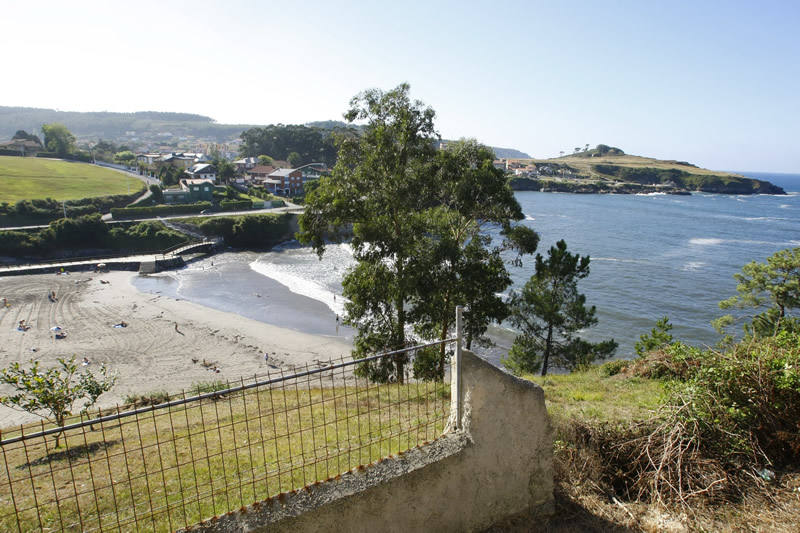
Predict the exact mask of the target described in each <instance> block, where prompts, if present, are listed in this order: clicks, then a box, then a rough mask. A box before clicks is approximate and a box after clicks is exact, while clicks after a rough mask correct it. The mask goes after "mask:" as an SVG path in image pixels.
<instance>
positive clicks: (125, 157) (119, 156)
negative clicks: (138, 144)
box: [114, 150, 136, 165]
mask: <svg viewBox="0 0 800 533" xmlns="http://www.w3.org/2000/svg"><path fill="white" fill-rule="evenodd" d="M134 161H136V154H134V153H133V152H131V151H130V150H123V151H121V152H117V153H116V154H114V162H115V163H120V164H122V165H132V164H133V162H134Z"/></svg>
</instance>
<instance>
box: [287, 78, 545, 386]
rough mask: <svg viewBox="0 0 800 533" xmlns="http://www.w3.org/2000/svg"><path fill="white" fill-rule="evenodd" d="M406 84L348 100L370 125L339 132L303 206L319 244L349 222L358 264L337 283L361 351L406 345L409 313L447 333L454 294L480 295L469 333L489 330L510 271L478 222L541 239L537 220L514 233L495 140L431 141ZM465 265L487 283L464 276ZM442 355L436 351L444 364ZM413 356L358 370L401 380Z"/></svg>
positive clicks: (425, 326) (304, 232)
mask: <svg viewBox="0 0 800 533" xmlns="http://www.w3.org/2000/svg"><path fill="white" fill-rule="evenodd" d="M408 92H409V87H408V85H406V84H403V85H400V86H398V87H397V88H395V89H393V90H391V91H388V92H383V91H380V90H369V91H365V92H363V93H360V94H359V95H357V96H356V97H354V98H353V99H352V100H351V102H350V109H349V110H348V111H347V113H345V118H346V120H347V121H348V122H354V121H356V120H362V121H364V120H365V121H367V125H366V126H365V127H364V128H363V134H362V135H361V136H358V137H356V136H352V135H351V136H340V137H339V138H338V147H339V154H338V160H337V162H336V166H335V167H334V169H333V173H332V176H330V177H323V178H321V179H320V180H319V185H318V186H317V187H316V188H315V189H312V190H310V191H307V195H306V206H307V207H306V210H305V212H304V214H303V215H302V216H301V217H300V228H301V231H300V233H299V234H298V237H299V239H300V240H301V241H302V242H305V243H310V244H311V245H312V246H313V247H314V248H315V250H316V251H317V253H319V254H320V255H321V254H322V253H324V250H325V243H326V242H327V240H328V239H333V240H342V239H343V238H345V237H347V236H349V235H350V234H352V241H351V244H352V247H353V252H354V257H355V259H356V261H357V265H356V266H355V267H354V268H353V269H351V270H350V271H349V272H348V273H347V274H346V275H345V277H344V280H343V282H342V285H343V288H344V296H345V297H346V298H347V300H348V301H347V303H346V304H345V311H346V316H345V323H346V324H348V325H351V326H354V327H356V328H357V329H358V333H357V335H356V338H355V341H354V346H355V349H354V356H356V357H363V356H365V355H367V354H370V353H374V352H378V351H384V350H396V349H400V348H404V347H405V346H406V344H407V338H406V326H407V325H412V324H413V326H414V329H415V331H416V332H417V333H418V334H419V335H421V336H422V337H424V338H432V337H440V336H443V335H446V333H447V331H448V329H449V327H450V326H451V325H452V321H453V317H454V308H455V306H456V305H458V304H470V305H472V306H473V307H472V309H471V310H472V311H473V312H472V314H470V313H469V312H468V313H466V314H465V319H466V321H467V322H468V323H470V324H471V328H470V332H471V334H472V335H473V336H477V335H480V334H482V333H483V331H485V327H486V324H487V323H488V321H489V320H491V319H497V320H499V319H501V318H502V317H503V316H505V315H504V314H503V311H504V307H503V306H502V302H499V304H498V301H497V299H496V297H495V296H494V293H493V292H492V291H493V290H495V288H497V287H501V288H500V289H499V290H503V288H505V287H507V286H508V284H509V283H510V280H508V279H507V277H508V275H507V272H506V271H505V269H504V268H503V266H502V261H500V260H499V251H490V250H487V248H486V246H487V243H488V241H487V240H486V239H485V238H484V237H482V234H481V227H482V224H487V223H496V224H500V225H502V226H503V228H504V234H505V235H506V236H507V237H508V238H507V241H508V242H507V244H508V245H509V246H511V245H515V246H516V243H519V242H522V241H524V238H523V235H525V236H527V237H528V241H527V242H528V243H530V242H531V241H533V242H534V243H535V242H537V239H538V238H537V237H535V233H533V232H532V231H530V230H528V232H524V231H517V232H513V234H512V231H511V227H510V221H511V220H518V219H521V218H522V213H521V209H520V207H519V205H518V204H517V203H516V200H515V199H514V197H513V194H512V193H511V191H510V190H509V189H508V187H507V184H506V182H505V179H504V178H503V176H502V173H498V172H497V171H496V169H494V167H493V166H492V160H493V158H494V157H493V154H492V153H491V151H490V150H487V149H486V148H484V147H482V146H480V145H478V144H477V143H475V142H464V143H457V144H456V146H455V147H454V148H453V149H452V150H447V151H436V150H435V149H434V141H435V140H436V138H437V134H436V131H435V129H434V124H433V119H434V111H433V110H432V109H431V108H428V107H425V106H424V105H423V104H422V103H421V102H419V101H411V99H410V98H409V95H408ZM486 263H488V265H487V264H486ZM498 263H499V264H498ZM462 275H464V276H466V278H469V277H470V276H472V277H474V278H475V279H477V280H480V281H481V283H477V284H472V285H469V286H467V283H468V281H464V280H463V279H462V277H461V276H462ZM484 281H485V282H486V283H482V282H484ZM489 293H491V294H489ZM471 294H477V296H475V297H474V300H471V301H470V300H468V297H469V295H471ZM482 306H483V307H482ZM443 360H444V353H443V352H440V363H439V365H440V367H441V365H443ZM406 362H407V357H406V356H405V355H401V356H397V357H395V358H394V359H390V358H386V359H384V360H382V361H381V363H380V364H378V363H374V364H369V365H362V366H361V367H359V371H360V372H362V375H366V376H368V377H369V378H370V379H373V380H378V381H389V380H394V379H399V380H402V379H403V375H404V372H403V368H404V366H405V364H406ZM439 374H442V372H441V370H440V371H439Z"/></svg>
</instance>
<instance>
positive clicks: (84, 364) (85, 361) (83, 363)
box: [81, 355, 89, 366]
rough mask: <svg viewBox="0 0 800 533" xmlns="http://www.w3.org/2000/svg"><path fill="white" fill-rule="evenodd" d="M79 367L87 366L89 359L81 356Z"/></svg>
mask: <svg viewBox="0 0 800 533" xmlns="http://www.w3.org/2000/svg"><path fill="white" fill-rule="evenodd" d="M81 366H89V358H88V357H86V356H85V355H84V356H83V361H81Z"/></svg>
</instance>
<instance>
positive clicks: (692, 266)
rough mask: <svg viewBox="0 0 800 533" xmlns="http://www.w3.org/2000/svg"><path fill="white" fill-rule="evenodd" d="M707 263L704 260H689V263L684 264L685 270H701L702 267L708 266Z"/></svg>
mask: <svg viewBox="0 0 800 533" xmlns="http://www.w3.org/2000/svg"><path fill="white" fill-rule="evenodd" d="M706 264H707V263H704V262H702V261H689V262H688V263H686V264H685V265H683V270H686V271H689V272H692V271H695V270H700V269H701V268H703V267H704V266H706Z"/></svg>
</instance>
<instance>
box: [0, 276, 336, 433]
mask: <svg viewBox="0 0 800 533" xmlns="http://www.w3.org/2000/svg"><path fill="white" fill-rule="evenodd" d="M136 276H137V274H134V273H130V272H121V271H117V272H108V273H102V274H90V273H73V274H70V275H56V274H38V275H25V276H14V277H3V278H0V297H5V298H8V301H9V304H10V307H7V308H3V309H0V368H5V367H7V366H8V365H9V364H10V363H12V362H15V361H17V362H20V363H23V364H25V363H27V362H28V361H29V360H31V359H33V358H35V359H36V360H39V361H41V363H42V364H43V366H44V367H45V368H48V367H51V366H53V365H54V364H55V362H56V359H57V358H58V357H67V358H68V357H71V356H75V357H76V359H77V360H79V361H80V360H81V359H82V358H83V357H87V358H88V359H89V361H90V368H91V369H93V370H96V369H98V368H99V367H100V365H102V364H106V365H107V366H108V367H109V368H110V370H112V371H113V372H115V373H116V374H117V376H118V379H117V383H116V385H115V386H114V388H113V389H112V390H111V391H110V392H108V393H105V394H104V395H103V396H101V398H100V400H99V401H98V403H97V404H96V406H95V407H94V408H98V407H103V408H105V407H111V406H114V405H116V404H118V403H120V404H121V403H122V402H123V401H124V399H125V397H126V396H128V395H131V394H147V393H149V392H155V391H167V392H169V393H172V394H174V393H177V392H180V391H181V390H182V389H188V388H189V387H191V386H192V385H193V384H195V383H200V382H209V381H218V380H221V381H235V380H240V379H241V378H243V377H246V378H251V377H253V376H254V375H258V374H264V373H266V372H267V371H273V372H274V371H277V370H285V371H289V372H291V371H293V370H294V369H296V368H297V367H300V366H302V367H304V368H305V366H306V365H309V367H315V366H319V364H320V362H324V361H328V360H329V359H335V358H338V357H342V356H346V355H348V354H349V353H350V350H351V344H350V343H349V342H348V341H346V340H345V339H343V338H341V337H334V336H325V335H312V334H308V333H302V332H298V331H295V330H292V329H288V328H283V327H278V326H273V325H270V324H267V323H264V322H260V321H258V320H255V319H252V318H247V317H244V316H241V315H238V314H236V313H233V312H226V311H221V310H218V309H213V308H210V307H207V306H204V305H201V304H198V303H194V302H191V301H187V300H184V299H181V298H172V297H168V296H164V295H160V294H148V293H146V292H141V291H139V290H138V289H137V288H136V287H134V285H133V279H134V278H135V277H136ZM51 291H55V293H56V298H57V300H56V301H55V302H51V301H49V299H48V294H49V293H50V292H51ZM23 319H24V320H26V322H27V323H28V324H30V325H31V326H32V328H31V329H30V330H28V331H25V332H22V331H18V330H17V329H16V326H17V325H18V323H19V321H20V320H23ZM121 321H125V322H126V323H127V327H124V328H115V327H114V324H118V323H120V322H121ZM55 326H60V327H61V328H63V330H64V331H65V332H66V333H67V336H66V338H64V339H59V340H56V339H55V338H54V335H53V332H52V331H51V329H50V328H53V327H55ZM265 353H266V354H268V355H269V359H268V361H265V358H264V354H265ZM204 360H205V361H206V363H208V367H209V368H206V367H204V366H203V364H202V362H203V361H204ZM270 365H271V366H270ZM214 367H216V369H217V370H218V372H217V371H214V370H213V368H214ZM8 392H10V389H9V388H8V387H6V386H3V387H2V388H0V393H1V394H7V393H8ZM38 420H39V417H38V416H36V415H32V414H29V413H26V412H21V411H17V410H13V409H11V408H8V407H5V406H0V427H6V426H9V425H16V424H20V423H27V422H33V421H38Z"/></svg>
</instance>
